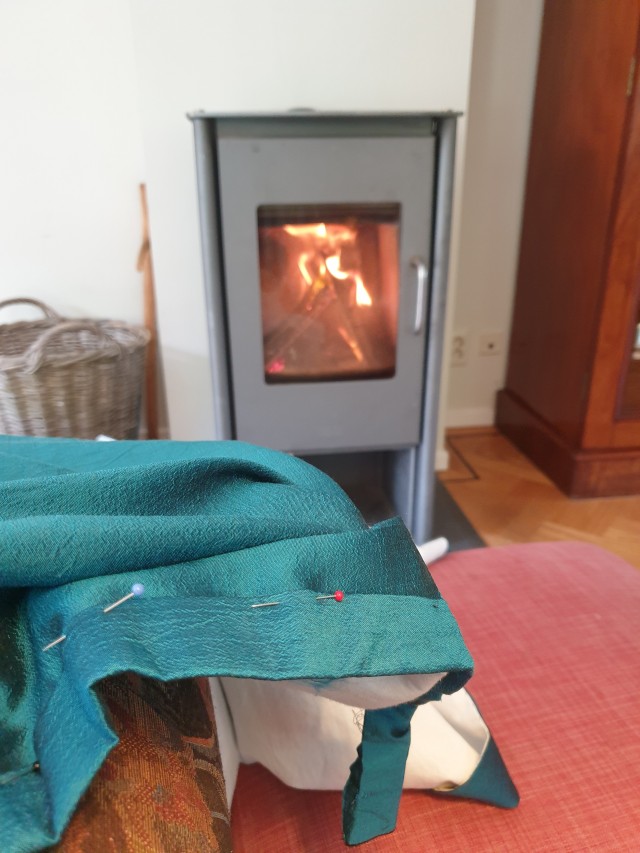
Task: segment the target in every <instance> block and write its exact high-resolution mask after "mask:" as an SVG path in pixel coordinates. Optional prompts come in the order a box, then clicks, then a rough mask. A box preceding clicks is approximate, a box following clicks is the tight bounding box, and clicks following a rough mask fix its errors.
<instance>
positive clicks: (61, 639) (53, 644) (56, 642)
mask: <svg viewBox="0 0 640 853" xmlns="http://www.w3.org/2000/svg"><path fill="white" fill-rule="evenodd" d="M66 639H67V635H66V634H61V635H60V636H59V637H58V639H57V640H54V641H53V642H52V643H49V645H47V646H45V647H44V648H43V650H42V651H43V652H48V651H49V649H52V648H53V647H54V646H57V645H58V643H61V642H62V641H63V640H66Z"/></svg>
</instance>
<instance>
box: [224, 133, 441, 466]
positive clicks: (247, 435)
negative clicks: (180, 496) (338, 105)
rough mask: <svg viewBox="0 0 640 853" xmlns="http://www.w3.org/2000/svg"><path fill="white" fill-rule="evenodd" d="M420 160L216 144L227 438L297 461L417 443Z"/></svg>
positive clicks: (346, 142) (395, 145)
mask: <svg viewBox="0 0 640 853" xmlns="http://www.w3.org/2000/svg"><path fill="white" fill-rule="evenodd" d="M434 148H435V145H434V138H433V137H432V136H428V135H427V136H425V135H422V136H407V137H398V136H384V137H381V138H380V137H373V136H367V135H364V134H363V135H361V136H359V137H354V138H350V137H345V136H336V135H334V136H332V135H327V136H317V137H299V138H268V137H261V136H259V135H255V136H254V137H252V138H238V137H235V136H233V135H230V136H225V135H224V133H221V136H220V138H219V139H218V170H219V194H220V208H221V222H222V245H223V254H224V278H225V293H226V305H227V312H228V328H229V336H230V356H231V359H230V360H231V382H232V387H233V401H234V417H235V432H236V436H237V438H239V439H242V440H245V441H251V442H256V443H259V444H266V445H269V446H271V447H275V448H278V449H283V450H289V451H295V452H307V453H311V452H314V451H323V450H352V449H375V448H396V447H406V446H411V445H416V444H418V443H419V436H420V426H421V403H422V392H423V377H424V358H425V337H426V335H425V323H426V314H427V302H428V281H427V275H426V274H428V268H429V262H430V238H431V217H432V207H433V180H434V167H435V156H434ZM421 264H424V267H423V268H422V267H421Z"/></svg>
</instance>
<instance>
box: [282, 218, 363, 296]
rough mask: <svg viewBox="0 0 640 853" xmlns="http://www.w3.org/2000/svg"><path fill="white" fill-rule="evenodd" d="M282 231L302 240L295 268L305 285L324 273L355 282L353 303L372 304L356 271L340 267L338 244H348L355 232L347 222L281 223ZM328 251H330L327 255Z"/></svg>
mask: <svg viewBox="0 0 640 853" xmlns="http://www.w3.org/2000/svg"><path fill="white" fill-rule="evenodd" d="M283 230H284V231H285V233H286V234H289V235H290V236H291V237H296V238H297V239H300V240H304V242H305V251H303V252H300V254H299V256H298V269H299V271H300V275H301V276H302V278H303V279H304V281H305V282H306V284H307V286H308V287H312V286H313V285H314V282H315V281H316V280H317V279H318V278H320V279H322V278H323V277H324V276H325V275H326V274H327V273H329V275H331V277H332V278H334V279H335V280H336V281H344V282H346V281H351V282H352V283H353V284H355V303H356V305H358V306H361V307H365V308H369V307H371V306H372V305H373V299H372V298H371V294H370V293H369V291H368V290H367V288H366V287H365V284H364V282H363V280H362V276H361V275H360V273H359V271H358V270H350V269H343V267H342V257H341V256H342V251H341V247H342V246H344V245H346V244H352V243H353V242H354V241H355V239H356V232H355V230H354V229H353V228H351V227H349V226H347V225H335V224H331V225H327V223H326V222H310V223H306V224H302V225H284V226H283ZM327 252H331V254H327Z"/></svg>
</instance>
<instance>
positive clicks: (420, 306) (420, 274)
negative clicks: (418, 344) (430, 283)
mask: <svg viewBox="0 0 640 853" xmlns="http://www.w3.org/2000/svg"><path fill="white" fill-rule="evenodd" d="M409 263H410V264H411V266H412V267H413V268H414V269H415V271H416V315H415V319H414V321H413V333H414V335H419V334H420V332H421V331H422V326H423V323H424V304H425V300H426V298H427V279H428V277H429V271H428V269H427V262H426V261H425V260H424V258H420V257H418V256H417V255H415V256H414V257H413V258H410V259H409Z"/></svg>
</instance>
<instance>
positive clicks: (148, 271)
mask: <svg viewBox="0 0 640 853" xmlns="http://www.w3.org/2000/svg"><path fill="white" fill-rule="evenodd" d="M140 204H141V207H142V245H141V246H140V251H139V252H138V263H137V269H138V270H139V272H141V273H142V275H143V301H144V324H145V326H146V327H147V329H148V330H149V333H150V335H151V339H150V340H149V344H148V346H147V353H146V362H145V415H146V421H147V437H148V438H157V437H158V337H157V326H156V297H155V287H154V281H153V262H152V258H151V242H150V239H149V211H148V208H147V192H146V187H145V185H144V184H140Z"/></svg>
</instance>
